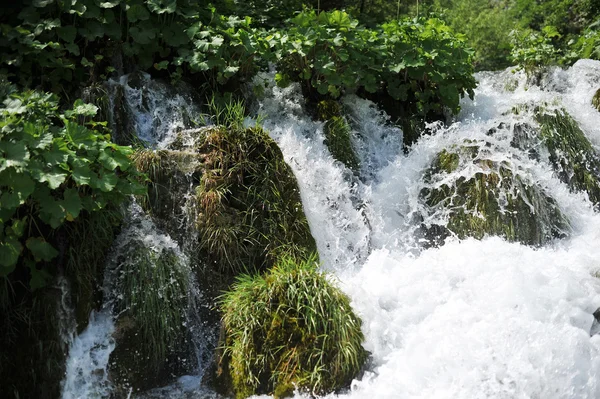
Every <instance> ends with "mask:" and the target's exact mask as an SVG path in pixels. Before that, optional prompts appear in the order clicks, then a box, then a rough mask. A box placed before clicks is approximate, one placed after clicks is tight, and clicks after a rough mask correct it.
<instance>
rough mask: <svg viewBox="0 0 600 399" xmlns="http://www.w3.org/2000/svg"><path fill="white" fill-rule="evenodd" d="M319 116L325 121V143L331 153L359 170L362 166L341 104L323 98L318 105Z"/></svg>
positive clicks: (352, 168) (350, 167) (348, 166)
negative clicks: (353, 146)
mask: <svg viewBox="0 0 600 399" xmlns="http://www.w3.org/2000/svg"><path fill="white" fill-rule="evenodd" d="M317 114H318V118H319V119H320V120H322V121H324V122H325V124H324V126H323V129H324V133H325V145H327V148H329V152H331V155H332V156H333V157H334V158H335V159H337V160H338V161H340V162H341V163H343V164H344V165H346V167H347V168H349V169H351V170H352V171H354V172H357V171H358V170H359V168H360V162H359V160H358V157H357V155H356V153H355V151H354V148H352V141H351V140H350V131H351V130H350V125H349V124H348V121H347V120H346V118H345V117H344V115H343V113H342V107H341V105H340V104H339V103H338V102H337V101H334V100H323V101H320V102H319V104H318V105H317Z"/></svg>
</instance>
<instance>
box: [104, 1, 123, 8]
mask: <svg viewBox="0 0 600 399" xmlns="http://www.w3.org/2000/svg"><path fill="white" fill-rule="evenodd" d="M120 2H121V0H112V1H101V2H100V4H99V5H100V7H101V8H113V7H116V6H118V5H119V3H120Z"/></svg>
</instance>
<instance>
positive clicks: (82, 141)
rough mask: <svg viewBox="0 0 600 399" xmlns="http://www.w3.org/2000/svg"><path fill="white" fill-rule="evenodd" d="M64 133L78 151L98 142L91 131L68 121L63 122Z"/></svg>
mask: <svg viewBox="0 0 600 399" xmlns="http://www.w3.org/2000/svg"><path fill="white" fill-rule="evenodd" d="M65 132H66V133H67V137H68V138H69V140H70V141H71V144H73V145H74V146H75V147H77V148H80V149H81V148H86V147H91V146H93V144H94V143H95V142H96V141H97V140H98V139H97V137H96V134H95V133H94V132H93V131H92V130H89V129H87V128H86V127H85V126H81V125H79V124H77V123H76V122H72V121H68V120H67V121H65Z"/></svg>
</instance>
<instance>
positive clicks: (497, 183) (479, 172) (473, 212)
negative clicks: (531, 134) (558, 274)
mask: <svg viewBox="0 0 600 399" xmlns="http://www.w3.org/2000/svg"><path fill="white" fill-rule="evenodd" d="M483 148H486V147H485V146H483ZM484 155H485V151H484V152H483V153H482V152H481V147H479V146H477V145H464V146H457V147H455V148H451V149H449V150H445V151H442V152H441V153H440V154H438V156H437V157H436V159H435V160H434V162H433V164H432V165H431V167H430V168H429V169H428V170H427V172H426V174H425V177H424V179H425V184H426V187H425V188H423V189H422V190H421V192H420V198H421V200H422V201H423V203H424V204H425V205H426V207H427V209H428V210H429V212H430V213H429V215H427V216H428V218H426V219H431V217H434V218H435V219H436V220H440V219H442V220H446V223H445V224H442V225H440V224H438V223H434V224H433V225H429V226H424V227H423V228H422V230H424V231H425V234H424V235H425V237H426V238H428V239H429V240H430V241H434V242H436V241H437V242H439V241H440V237H446V236H449V235H455V236H457V237H458V238H461V239H463V238H466V237H474V238H477V239H481V238H483V237H484V236H486V235H498V236H501V237H504V238H505V239H507V240H509V241H517V242H521V243H523V244H528V245H536V246H537V245H543V244H544V243H546V242H548V241H549V240H552V239H554V238H562V237H564V236H566V235H567V234H568V233H569V231H570V226H569V222H568V220H567V219H566V217H565V216H564V215H563V214H562V212H561V210H560V208H559V207H558V205H557V204H556V202H555V201H554V200H553V199H552V198H551V197H550V196H549V195H548V194H546V193H545V191H544V190H543V189H542V187H540V186H539V185H537V184H534V183H531V182H528V181H527V180H526V179H525V178H524V177H523V176H521V175H520V174H519V173H518V172H517V173H515V172H514V171H513V170H511V168H510V166H509V165H508V164H507V163H506V162H496V161H492V160H490V159H486V158H485V157H484Z"/></svg>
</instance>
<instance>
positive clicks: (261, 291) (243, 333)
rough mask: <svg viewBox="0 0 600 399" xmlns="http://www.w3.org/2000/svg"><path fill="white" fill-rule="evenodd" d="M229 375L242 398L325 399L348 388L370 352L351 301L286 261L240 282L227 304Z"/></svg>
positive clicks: (312, 267)
mask: <svg viewBox="0 0 600 399" xmlns="http://www.w3.org/2000/svg"><path fill="white" fill-rule="evenodd" d="M221 310H222V312H223V329H224V333H223V340H224V342H223V343H224V347H225V351H224V354H223V357H222V362H224V364H225V365H226V367H225V368H224V369H223V370H222V371H223V373H226V374H228V375H229V376H230V378H231V381H232V386H233V390H234V393H235V395H236V397H238V398H245V397H248V396H250V395H254V394H272V395H274V396H275V397H285V396H289V395H290V394H291V393H292V392H293V390H294V388H298V389H300V390H304V391H309V392H311V393H313V394H324V393H328V392H332V391H335V390H338V389H340V388H342V387H344V386H347V385H348V384H349V383H350V381H351V380H352V378H354V377H355V376H356V375H357V373H358V372H359V371H360V369H361V367H362V365H363V363H364V361H365V359H366V357H367V353H366V352H365V350H364V349H363V347H362V346H361V344H362V341H363V334H362V332H361V329H360V326H361V321H360V319H359V318H358V317H357V316H355V315H354V313H353V311H352V309H351V307H350V304H349V300H348V297H346V296H345V295H344V294H343V293H342V292H341V291H340V290H339V289H337V288H335V287H334V286H333V285H332V284H331V282H330V281H329V280H328V278H327V276H326V275H324V274H323V273H319V272H318V271H317V270H316V263H315V259H309V260H308V261H304V262H300V263H297V262H295V261H294V260H292V259H290V258H287V259H282V260H280V261H279V262H278V263H277V265H276V266H275V267H274V268H273V269H271V270H270V271H269V272H267V273H266V274H265V275H264V276H256V277H251V276H247V275H246V276H241V277H239V278H238V281H237V283H236V284H235V285H234V286H233V288H232V290H231V291H230V292H228V293H226V294H225V295H224V296H223V297H222V299H221Z"/></svg>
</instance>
